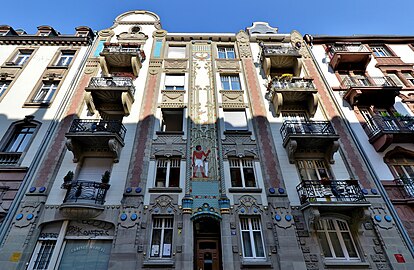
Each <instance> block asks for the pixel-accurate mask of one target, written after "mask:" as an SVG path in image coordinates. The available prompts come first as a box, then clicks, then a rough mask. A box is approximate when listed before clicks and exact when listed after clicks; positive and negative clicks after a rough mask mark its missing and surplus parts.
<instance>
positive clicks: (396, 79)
mask: <svg viewBox="0 0 414 270" xmlns="http://www.w3.org/2000/svg"><path fill="white" fill-rule="evenodd" d="M387 76H388V77H390V78H391V80H392V81H393V82H394V83H395V84H396V85H397V86H402V87H404V83H403V82H402V81H401V79H400V77H398V75H397V74H395V73H387Z"/></svg>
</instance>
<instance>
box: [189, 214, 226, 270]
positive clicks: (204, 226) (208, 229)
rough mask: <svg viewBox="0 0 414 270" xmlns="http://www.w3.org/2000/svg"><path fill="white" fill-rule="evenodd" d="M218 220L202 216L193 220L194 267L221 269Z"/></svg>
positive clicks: (210, 269) (202, 269)
mask: <svg viewBox="0 0 414 270" xmlns="http://www.w3.org/2000/svg"><path fill="white" fill-rule="evenodd" d="M221 265H222V261H221V242H220V221H218V220H215V219H212V218H208V217H203V218H200V219H198V220H196V221H194V269H195V270H223V267H222V266H221Z"/></svg>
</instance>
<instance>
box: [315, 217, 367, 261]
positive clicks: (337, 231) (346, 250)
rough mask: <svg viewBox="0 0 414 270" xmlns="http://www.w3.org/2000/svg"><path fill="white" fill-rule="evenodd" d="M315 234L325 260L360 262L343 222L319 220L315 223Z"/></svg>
mask: <svg viewBox="0 0 414 270" xmlns="http://www.w3.org/2000/svg"><path fill="white" fill-rule="evenodd" d="M316 232H317V234H318V238H319V243H320V246H321V249H322V252H323V254H324V256H325V259H327V260H338V261H344V260H345V261H359V260H360V258H359V255H358V251H357V248H356V245H355V241H354V239H353V237H352V234H351V231H350V230H349V227H348V223H347V222H346V221H345V220H342V219H336V218H321V219H320V220H319V222H318V223H316Z"/></svg>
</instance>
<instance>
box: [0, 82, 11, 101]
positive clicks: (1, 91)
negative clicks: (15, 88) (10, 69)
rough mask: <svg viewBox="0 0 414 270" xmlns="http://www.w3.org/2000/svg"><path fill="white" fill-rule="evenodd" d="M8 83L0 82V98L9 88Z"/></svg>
mask: <svg viewBox="0 0 414 270" xmlns="http://www.w3.org/2000/svg"><path fill="white" fill-rule="evenodd" d="M9 86H10V82H9V81H3V80H1V81H0V98H1V97H2V96H3V94H4V93H6V91H7V88H9Z"/></svg>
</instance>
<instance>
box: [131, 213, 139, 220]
mask: <svg viewBox="0 0 414 270" xmlns="http://www.w3.org/2000/svg"><path fill="white" fill-rule="evenodd" d="M137 218H138V216H137V214H135V213H134V214H132V215H131V220H132V221H135V220H137Z"/></svg>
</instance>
